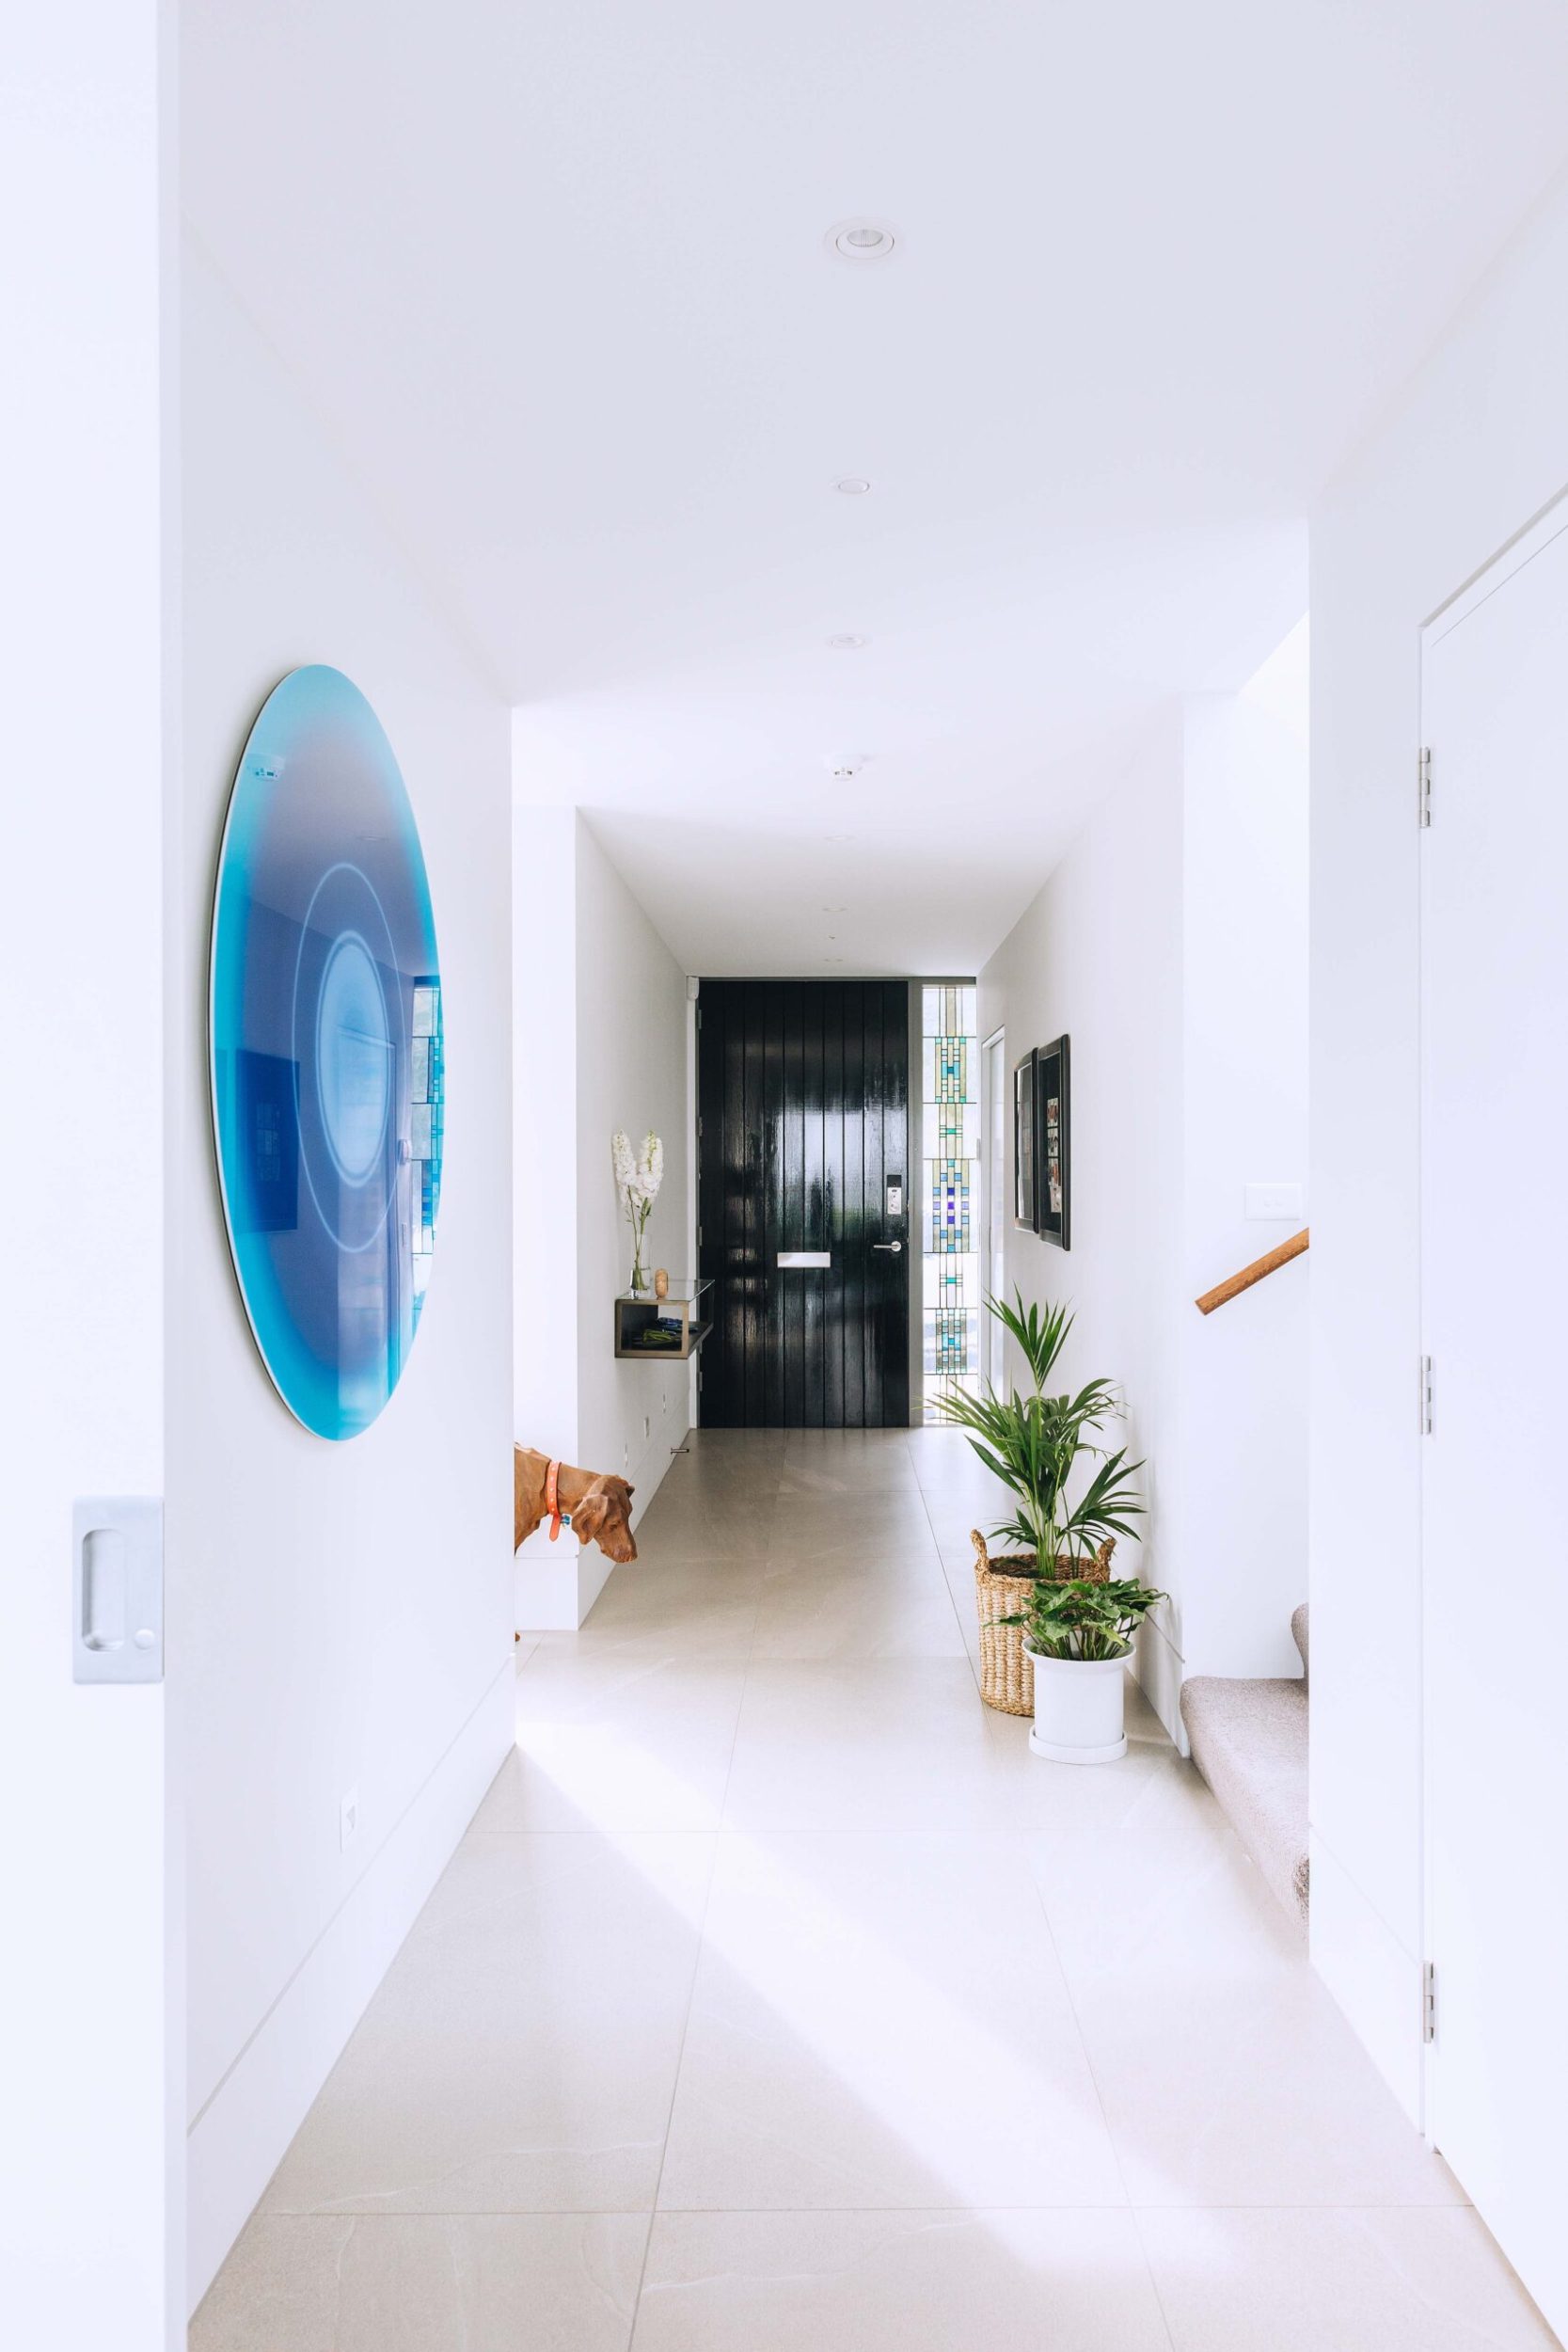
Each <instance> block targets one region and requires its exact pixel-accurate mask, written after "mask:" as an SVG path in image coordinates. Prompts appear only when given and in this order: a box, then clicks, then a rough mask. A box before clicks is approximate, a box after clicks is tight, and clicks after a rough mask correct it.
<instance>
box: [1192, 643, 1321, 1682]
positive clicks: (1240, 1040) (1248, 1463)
mask: <svg viewBox="0 0 1568 2352" xmlns="http://www.w3.org/2000/svg"><path fill="white" fill-rule="evenodd" d="M1306 721H1307V631H1306V628H1305V626H1303V627H1302V628H1299V629H1297V630H1295V631H1294V632H1293V633H1292V635H1291V638H1289V639H1288V640H1287V641H1286V644H1284V645H1283V646H1282V647H1281V648H1280V651H1279V653H1278V654H1277V655H1276V656H1275V659H1274V660H1273V661H1272V662H1271V663H1269V664H1267V665H1265V669H1264V671H1263V672H1262V673H1260V674H1259V677H1258V678H1257V679H1256V680H1255V681H1254V682H1253V684H1252V685H1251V686H1249V687H1248V688H1246V689H1244V690H1243V692H1242V693H1240V694H1237V695H1219V694H1212V695H1199V696H1195V697H1194V698H1192V699H1191V700H1190V701H1189V702H1188V703H1187V705H1186V711H1185V792H1184V807H1185V817H1184V838H1183V844H1182V897H1183V903H1184V908H1185V921H1184V929H1183V945H1182V1088H1181V1100H1182V1112H1183V1137H1182V1164H1183V1168H1184V1171H1185V1173H1184V1200H1183V1216H1184V1230H1183V1237H1182V1251H1183V1256H1182V1271H1181V1279H1180V1287H1179V1294H1178V1298H1177V1327H1178V1337H1179V1341H1180V1390H1181V1414H1182V1422H1183V1441H1182V1449H1181V1470H1182V1478H1183V1493H1182V1508H1181V1554H1180V1562H1179V1564H1178V1566H1177V1569H1176V1575H1177V1587H1176V1589H1177V1590H1178V1591H1179V1593H1180V1644H1181V1649H1182V1653H1183V1655H1184V1657H1185V1659H1186V1661H1187V1671H1188V1673H1189V1674H1222V1675H1258V1674H1275V1675H1294V1674H1299V1672H1300V1670H1301V1661H1300V1659H1299V1658H1298V1656H1297V1653H1296V1649H1295V1645H1294V1644H1293V1643H1292V1641H1291V1629H1290V1615H1291V1610H1292V1609H1293V1608H1294V1607H1295V1606H1296V1605H1297V1603H1298V1602H1300V1601H1303V1600H1305V1599H1306V1598H1307V1432H1306V1420H1307V1298H1308V1294H1309V1290H1310V1284H1311V1275H1310V1262H1309V1261H1308V1260H1301V1261H1298V1262H1297V1263H1293V1264H1291V1265H1290V1266H1288V1267H1286V1268H1284V1269H1283V1270H1282V1271H1280V1272H1279V1273H1278V1274H1275V1275H1274V1276H1271V1278H1270V1279H1268V1280H1267V1281H1266V1282H1262V1283H1259V1285H1258V1286H1257V1287H1256V1288H1255V1289H1253V1290H1250V1291H1245V1292H1243V1294H1242V1295H1241V1296H1240V1297H1239V1298H1236V1299H1233V1300H1231V1301H1230V1302H1229V1304H1228V1305H1227V1306H1225V1307H1223V1308H1221V1309H1218V1310H1217V1311H1215V1312H1214V1313H1213V1314H1212V1315H1208V1316H1204V1315H1200V1314H1198V1313H1197V1312H1196V1309H1195V1308H1194V1306H1193V1304H1192V1302H1193V1300H1194V1299H1195V1298H1196V1296H1197V1295H1198V1294H1199V1293H1200V1292H1202V1291H1206V1290H1208V1289H1210V1288H1211V1287H1212V1285H1213V1284H1214V1283H1215V1282H1217V1281H1221V1280H1223V1279H1224V1278H1225V1277H1226V1276H1227V1274H1232V1273H1234V1272H1235V1271H1236V1270H1237V1268H1238V1267H1241V1266H1243V1265H1245V1264H1247V1263H1250V1261H1251V1260H1252V1259H1254V1258H1257V1257H1260V1256H1261V1255H1262V1253H1263V1252H1264V1251H1265V1250H1266V1249H1270V1248H1274V1246H1275V1244H1276V1243H1277V1242H1280V1241H1283V1240H1285V1239H1287V1238H1288V1237H1289V1235H1290V1234H1291V1233H1292V1232H1298V1231H1299V1230H1300V1228H1301V1225H1302V1224H1303V1223H1304V1222H1305V1218H1304V1217H1298V1216H1286V1217H1284V1218H1281V1219H1278V1220H1264V1219H1259V1218H1254V1217H1249V1216H1247V1215H1246V1185H1247V1184H1248V1183H1271V1184H1272V1183H1276V1182H1278V1183H1287V1184H1298V1185H1301V1186H1303V1188H1304V1190H1305V1184H1306V1179H1307V730H1306Z"/></svg>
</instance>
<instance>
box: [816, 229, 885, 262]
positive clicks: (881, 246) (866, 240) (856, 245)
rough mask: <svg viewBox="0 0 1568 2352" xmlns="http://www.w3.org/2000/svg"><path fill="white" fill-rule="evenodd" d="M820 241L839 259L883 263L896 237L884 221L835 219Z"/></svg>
mask: <svg viewBox="0 0 1568 2352" xmlns="http://www.w3.org/2000/svg"><path fill="white" fill-rule="evenodd" d="M823 243H824V244H825V245H826V246H827V247H828V250H829V252H830V253H836V254H837V255H838V256H839V258H840V260H842V261H846V262H885V261H886V260H887V258H888V256H889V254H890V253H892V252H894V251H895V248H896V246H897V244H898V238H897V235H896V232H895V230H893V229H892V228H891V227H890V226H889V224H888V223H887V222H886V221H885V220H835V221H834V223H833V225H832V228H831V229H830V230H829V231H828V233H827V236H826V237H825V238H824V239H823Z"/></svg>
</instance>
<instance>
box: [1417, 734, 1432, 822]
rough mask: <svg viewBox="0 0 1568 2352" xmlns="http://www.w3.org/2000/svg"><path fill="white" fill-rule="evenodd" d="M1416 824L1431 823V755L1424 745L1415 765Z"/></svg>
mask: <svg viewBox="0 0 1568 2352" xmlns="http://www.w3.org/2000/svg"><path fill="white" fill-rule="evenodd" d="M1416 822H1417V823H1418V825H1430V824H1431V822H1432V754H1431V752H1430V751H1429V749H1428V748H1427V746H1426V745H1425V744H1424V743H1423V744H1422V746H1421V749H1420V753H1419V755H1418V759H1417V763H1416Z"/></svg>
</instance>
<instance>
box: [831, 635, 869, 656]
mask: <svg viewBox="0 0 1568 2352" xmlns="http://www.w3.org/2000/svg"><path fill="white" fill-rule="evenodd" d="M870 643H871V640H870V639H869V637H830V638H829V640H828V644H829V646H830V647H831V649H832V651H833V652H834V653H859V651H860V649H861V647H862V646H863V645H868V644H870Z"/></svg>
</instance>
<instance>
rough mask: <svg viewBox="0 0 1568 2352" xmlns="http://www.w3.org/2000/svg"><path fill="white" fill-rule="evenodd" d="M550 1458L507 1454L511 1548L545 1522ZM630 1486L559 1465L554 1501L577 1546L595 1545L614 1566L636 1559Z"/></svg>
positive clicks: (525, 1450)
mask: <svg viewBox="0 0 1568 2352" xmlns="http://www.w3.org/2000/svg"><path fill="white" fill-rule="evenodd" d="M549 1470H550V1457H549V1455H548V1454H536V1453H535V1452H534V1451H533V1449H532V1447H531V1446H521V1445H519V1446H514V1447H513V1449H512V1500H513V1518H512V1524H513V1530H514V1533H513V1538H512V1540H513V1546H514V1549H515V1547H516V1546H517V1545H518V1544H520V1543H523V1542H525V1541H526V1539H527V1538H528V1537H529V1536H530V1535H531V1534H532V1533H533V1531H534V1529H535V1528H536V1527H538V1526H540V1525H541V1524H542V1523H543V1521H544V1519H545V1518H546V1516H547V1515H546V1505H545V1486H546V1479H547V1478H548V1476H549ZM635 1492H636V1489H635V1487H632V1486H627V1484H626V1480H625V1479H624V1478H609V1477H605V1476H603V1475H601V1474H599V1473H597V1472H595V1471H594V1470H574V1469H573V1468H572V1467H571V1465H570V1463H568V1462H562V1465H561V1478H560V1482H559V1486H558V1490H557V1498H556V1499H557V1501H558V1502H559V1503H560V1505H561V1510H562V1516H563V1517H565V1518H570V1520H571V1522H572V1533H573V1534H574V1535H575V1536H576V1537H577V1539H578V1543H579V1544H597V1545H598V1547H599V1549H600V1550H601V1551H602V1552H603V1553H604V1556H605V1558H606V1559H607V1560H613V1561H614V1562H615V1564H616V1565H617V1566H618V1567H621V1566H624V1565H625V1564H626V1562H627V1561H628V1560H635V1559H636V1557H637V1545H636V1542H635V1540H634V1538H633V1536H632V1532H631V1499H632V1496H633V1494H634V1493H635Z"/></svg>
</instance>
